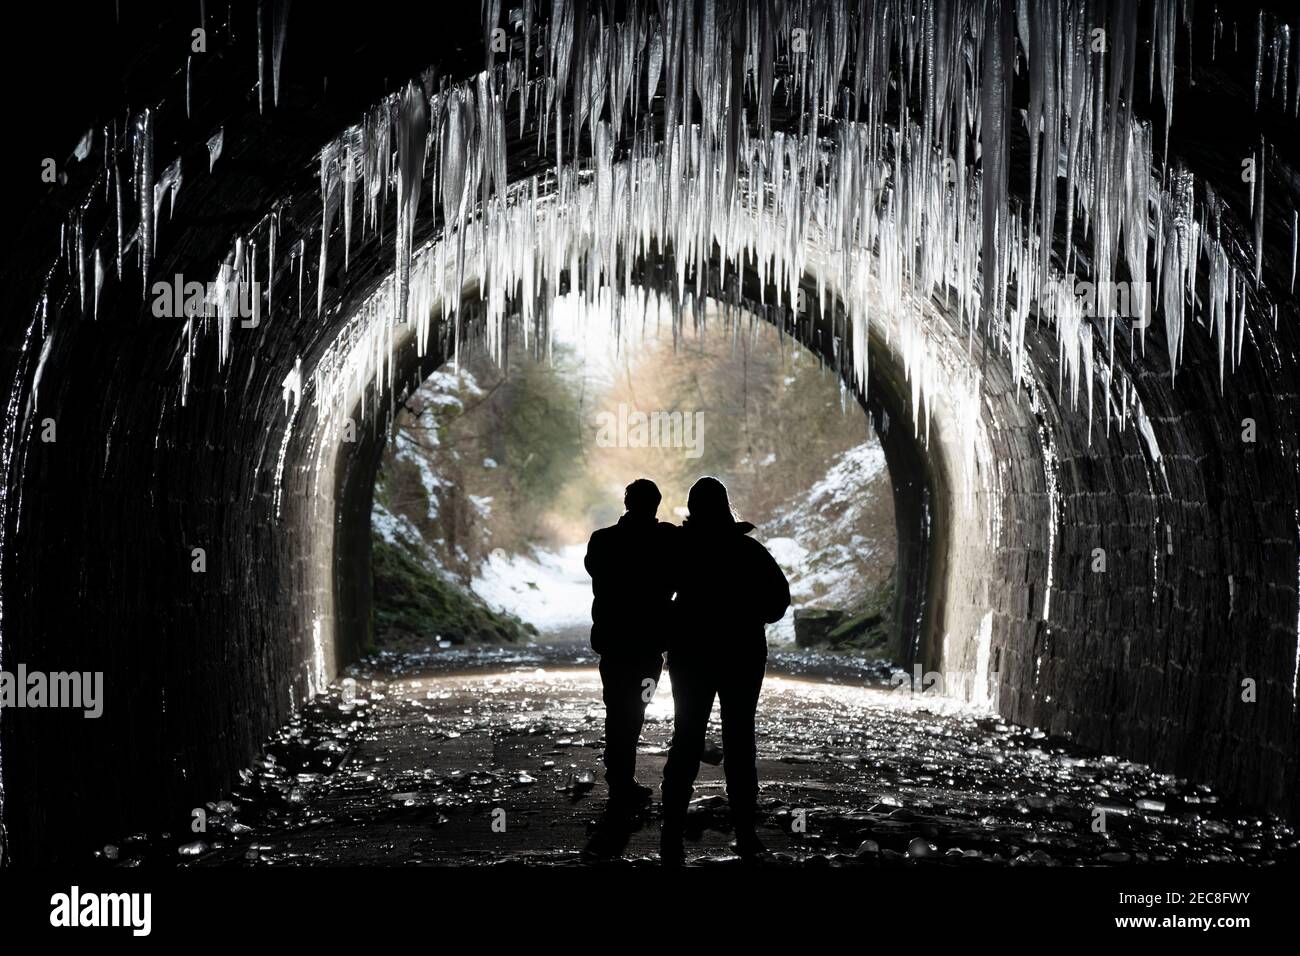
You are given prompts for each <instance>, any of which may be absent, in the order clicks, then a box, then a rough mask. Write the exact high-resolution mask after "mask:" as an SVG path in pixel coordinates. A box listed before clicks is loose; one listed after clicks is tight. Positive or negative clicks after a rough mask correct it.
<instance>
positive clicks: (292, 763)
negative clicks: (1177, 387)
mask: <svg viewBox="0 0 1300 956" xmlns="http://www.w3.org/2000/svg"><path fill="white" fill-rule="evenodd" d="M593 665H594V660H592V659H591V658H590V657H589V656H584V654H583V653H582V652H581V651H580V650H577V649H576V648H574V647H572V646H567V647H566V646H561V647H554V646H546V645H541V646H536V647H529V648H522V649H520V648H511V649H502V648H479V649H465V648H450V649H446V650H442V651H430V652H428V653H423V654H419V655H405V656H393V655H389V656H380V657H378V658H373V659H371V660H369V661H366V662H364V663H363V664H362V665H359V666H357V667H355V668H353V669H352V670H351V671H350V672H349V676H348V677H347V678H346V679H345V680H341V681H339V682H337V683H336V684H335V685H334V686H333V688H332V689H331V691H330V693H329V694H328V695H325V696H322V697H320V698H318V699H317V700H316V701H315V702H313V704H312V705H311V706H310V707H309V708H308V709H307V710H305V711H304V712H303V713H301V714H299V716H298V717H297V718H296V719H295V720H294V721H293V722H292V723H290V724H289V725H288V726H287V727H285V728H283V730H282V731H281V732H280V733H279V734H278V735H277V736H276V737H275V739H274V740H272V741H271V742H269V743H268V745H267V747H266V750H265V753H264V754H263V755H262V757H261V758H260V759H259V761H258V762H257V763H256V764H255V765H254V766H253V767H250V768H249V769H247V770H246V771H244V772H243V773H242V782H241V784H240V785H239V786H238V787H237V789H236V791H235V793H233V794H231V795H228V796H227V797H226V798H225V799H223V800H214V801H213V802H212V803H210V804H209V805H208V807H207V819H206V824H207V831H206V832H205V833H201V834H187V835H185V836H184V837H183V838H180V839H178V838H166V839H160V838H157V837H155V838H148V837H146V836H144V835H141V836H139V837H135V838H132V839H129V840H126V841H123V842H122V844H121V845H120V846H118V845H115V846H112V847H110V848H108V849H107V850H106V853H105V854H104V857H105V858H113V859H115V860H116V861H117V862H118V863H126V864H131V863H139V862H153V861H155V860H157V859H159V858H162V859H171V860H174V861H178V862H180V863H183V864H186V865H205V864H206V865H217V866H270V865H339V864H342V865H348V864H397V865H406V864H466V863H471V864H495V863H503V862H524V863H540V864H577V863H580V862H583V860H584V856H583V850H584V847H587V846H588V844H589V843H591V845H592V846H594V847H597V848H598V849H599V850H600V851H601V852H602V853H605V854H608V853H610V852H616V851H618V850H620V849H621V850H622V852H621V854H620V855H621V858H622V859H624V860H630V861H633V862H637V861H640V862H645V863H650V862H652V861H653V860H654V859H655V858H656V856H657V840H658V816H657V812H658V809H657V800H656V805H655V806H652V807H651V808H649V809H648V810H646V811H644V812H643V813H641V814H639V815H638V816H636V817H633V818H632V819H631V820H626V821H625V820H623V819H621V818H620V819H618V820H611V819H604V820H603V822H602V818H603V814H604V810H605V789H604V783H603V781H602V778H601V763H600V758H601V746H602V744H601V731H602V722H603V717H604V710H603V706H602V704H601V702H600V685H599V677H598V675H597V673H596V671H595V670H594V666H593ZM887 677H888V674H887V671H882V670H881V669H880V668H879V667H877V666H872V665H863V664H856V665H851V664H847V663H846V662H845V661H843V660H841V659H837V658H829V657H815V656H813V657H809V656H803V655H800V656H794V655H780V654H776V655H774V656H773V659H772V661H771V666H770V667H769V677H768V680H767V682H766V683H765V685H764V690H763V696H762V699H761V702H760V715H759V716H760V721H761V722H760V728H759V740H758V751H759V776H760V779H761V780H762V782H763V793H762V797H761V799H760V813H761V826H760V835H761V836H762V838H763V840H764V841H765V843H766V844H767V846H768V848H769V850H770V851H771V852H770V856H769V862H770V863H771V864H773V865H780V864H782V863H785V864H791V863H803V864H806V865H819V864H822V865H824V864H831V865H834V864H837V863H844V864H863V863H879V864H886V865H953V866H995V865H999V864H1001V865H1023V864H1029V865H1042V866H1052V865H1063V866H1070V865H1094V864H1098V865H1122V864H1127V863H1134V862H1137V863H1147V862H1152V863H1155V862H1162V861H1171V862H1182V863H1187V862H1200V861H1204V862H1246V863H1268V862H1271V861H1281V860H1288V861H1294V860H1296V859H1297V855H1298V854H1297V842H1296V836H1295V834H1294V832H1293V831H1292V830H1291V829H1290V828H1288V827H1287V826H1285V825H1284V824H1282V823H1280V822H1278V821H1276V820H1272V819H1269V818H1266V817H1260V816H1258V815H1252V814H1250V813H1247V812H1245V811H1243V810H1241V809H1239V808H1236V807H1233V806H1232V805H1230V804H1229V803H1228V802H1227V801H1224V800H1221V799H1220V798H1219V797H1218V796H1216V795H1215V794H1214V793H1213V792H1212V791H1211V790H1209V789H1208V788H1206V787H1202V786H1193V785H1188V784H1186V783H1185V782H1182V781H1179V780H1176V779H1173V778H1171V777H1168V776H1165V775H1161V774H1158V773H1155V772H1153V771H1151V770H1150V769H1149V768H1146V767H1144V766H1141V765H1138V764H1133V763H1129V762H1126V761H1124V760H1122V759H1118V758H1115V757H1110V756H1103V755H1097V754H1093V753H1089V752H1086V751H1083V750H1081V749H1080V748H1077V747H1075V746H1073V745H1072V744H1070V743H1069V742H1068V741H1065V740H1060V739H1054V738H1047V737H1045V736H1044V735H1042V734H1041V733H1038V732H1034V731H1031V730H1026V729H1022V728H1014V727H1010V726H1007V725H1004V724H1002V723H1001V722H999V721H998V720H997V719H995V718H992V717H989V716H987V715H980V714H977V713H973V712H970V711H968V710H966V709H964V708H962V707H959V706H957V705H955V704H953V703H952V702H950V701H946V700H944V699H942V698H935V697H932V696H929V695H912V694H910V693H908V692H906V691H902V690H892V689H891V688H890V685H889V683H888V680H887ZM716 716H717V712H716V710H715V715H714V718H715V723H714V725H713V726H712V728H711V739H713V740H715V741H716V740H718V739H719V734H718V727H717V724H716ZM671 729H672V699H671V693H670V689H669V684H668V681H667V679H666V678H665V680H664V682H663V685H662V686H661V687H660V689H659V693H658V696H657V697H656V698H655V699H654V701H653V703H652V704H651V706H650V709H649V712H648V716H647V723H646V728H645V731H644V733H643V736H642V746H641V749H640V753H639V757H638V776H639V777H640V779H641V781H642V782H643V783H649V784H652V785H657V783H658V781H659V779H660V777H661V774H662V769H663V761H664V756H665V752H666V747H667V744H668V740H669V736H670V734H671ZM721 757H722V754H721V752H720V751H719V750H717V749H716V746H714V745H710V749H709V750H708V751H706V760H707V761H709V762H707V763H706V764H705V765H704V767H703V768H702V771H701V778H700V781H699V783H698V785H697V789H696V799H695V801H694V803H693V804H692V809H691V817H690V826H689V827H688V840H687V854H688V859H689V860H690V861H692V862H695V863H704V864H710V863H727V862H734V861H735V858H734V857H733V856H732V855H731V853H730V851H729V848H728V842H729V840H730V834H729V832H728V831H729V822H728V815H727V808H726V798H725V795H724V787H723V776H722V768H721V767H720V766H718V765H717V763H718V762H719V761H720V759H721ZM593 837H596V839H595V840H594V841H593ZM186 840H191V841H192V842H185V841H186ZM624 843H625V844H626V846H625V847H624V846H623V844H624Z"/></svg>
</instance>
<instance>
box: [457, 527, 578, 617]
mask: <svg viewBox="0 0 1300 956" xmlns="http://www.w3.org/2000/svg"><path fill="white" fill-rule="evenodd" d="M586 553H587V546H586V545H585V544H571V545H568V546H566V547H563V548H561V549H559V550H558V551H551V550H546V549H541V548H535V549H533V550H532V552H531V553H529V554H513V555H509V554H506V553H505V552H504V551H502V550H501V549H500V548H498V549H497V550H495V551H493V552H492V553H491V555H489V556H488V559H487V561H486V562H484V564H483V566H482V567H481V568H480V569H479V572H478V575H477V576H476V577H475V578H474V580H473V582H472V583H471V584H470V587H472V588H473V590H474V593H475V594H477V595H478V596H479V597H481V598H482V599H483V600H484V601H486V602H487V604H488V605H489V606H491V607H492V608H493V609H495V610H498V611H505V612H508V613H510V614H516V615H518V616H519V618H520V619H522V620H523V621H526V622H527V623H529V624H532V625H533V626H534V627H536V628H537V629H538V630H539V631H541V632H542V634H543V635H548V634H555V633H561V632H565V631H572V630H575V629H585V628H587V627H589V626H590V624H591V578H589V577H588V576H587V569H586V568H585V567H583V564H582V559H583V558H584V557H585V555H586Z"/></svg>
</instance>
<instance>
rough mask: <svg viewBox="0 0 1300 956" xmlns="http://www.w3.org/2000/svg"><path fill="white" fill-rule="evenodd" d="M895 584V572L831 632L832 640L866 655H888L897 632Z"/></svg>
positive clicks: (836, 643) (833, 645)
mask: <svg viewBox="0 0 1300 956" xmlns="http://www.w3.org/2000/svg"><path fill="white" fill-rule="evenodd" d="M894 583H895V582H894V575H893V574H891V575H890V576H889V579H888V580H887V581H886V582H885V583H884V584H883V585H882V586H881V587H880V588H879V589H878V590H876V591H874V592H872V593H871V594H869V595H867V598H866V600H865V601H864V602H863V603H862V604H860V605H859V606H858V607H856V608H854V609H853V610H852V611H851V612H850V615H849V617H847V618H846V619H845V620H843V621H841V622H840V623H839V625H838V626H836V627H835V629H834V630H832V631H831V632H830V635H829V637H828V643H829V644H830V645H831V646H832V647H835V648H837V649H839V650H852V651H859V652H861V653H862V654H863V655H864V656H866V657H871V658H879V657H887V656H888V654H889V638H890V636H891V635H892V634H893V631H894V591H895V588H894Z"/></svg>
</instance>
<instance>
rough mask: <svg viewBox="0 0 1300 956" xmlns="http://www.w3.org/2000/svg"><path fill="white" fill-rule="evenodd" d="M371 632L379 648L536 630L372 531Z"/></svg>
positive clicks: (503, 638)
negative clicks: (461, 587) (437, 572)
mask: <svg viewBox="0 0 1300 956" xmlns="http://www.w3.org/2000/svg"><path fill="white" fill-rule="evenodd" d="M371 547H372V551H373V560H372V569H373V575H374V634H375V643H376V644H377V645H378V646H380V647H387V648H393V647H403V646H407V647H417V646H418V647H424V646H428V645H430V644H433V643H434V642H436V641H439V640H444V641H451V642H453V643H455V644H462V643H466V642H475V641H479V642H487V643H513V642H515V641H519V640H526V639H528V638H529V637H533V636H536V634H537V629H536V628H534V627H533V626H532V625H531V624H524V623H522V622H521V621H520V620H519V619H518V618H516V617H514V616H512V615H505V614H499V613H497V612H496V611H493V610H492V609H491V608H489V607H487V606H486V605H485V604H484V603H483V602H482V601H481V600H480V599H479V598H478V597H477V596H476V595H474V594H473V593H471V592H467V591H463V590H461V589H460V588H458V587H456V586H455V585H453V584H451V583H450V582H448V581H446V580H444V579H443V578H442V577H441V576H439V575H438V574H436V573H434V572H432V571H430V570H429V569H428V568H426V567H425V566H424V565H423V563H421V561H420V560H419V559H418V558H417V557H416V556H415V555H413V554H411V552H410V551H409V550H408V549H407V548H406V547H404V546H402V545H394V544H389V543H388V542H387V541H385V540H383V539H382V538H380V537H379V536H378V535H375V536H374V538H373V540H372V542H371Z"/></svg>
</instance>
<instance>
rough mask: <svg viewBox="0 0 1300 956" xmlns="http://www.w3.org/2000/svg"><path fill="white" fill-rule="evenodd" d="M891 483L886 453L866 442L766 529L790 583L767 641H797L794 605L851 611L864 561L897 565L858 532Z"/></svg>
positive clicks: (857, 596)
mask: <svg viewBox="0 0 1300 956" xmlns="http://www.w3.org/2000/svg"><path fill="white" fill-rule="evenodd" d="M887 481H888V472H887V471H886V469H885V453H884V450H883V449H881V447H880V445H879V444H877V443H876V442H874V441H873V442H864V443H863V444H861V445H857V446H855V447H853V448H850V449H849V450H848V451H846V452H844V453H843V454H841V455H840V456H839V457H838V458H837V459H836V460H835V461H834V462H833V463H832V464H831V466H830V468H828V469H827V471H826V475H825V477H823V478H822V479H821V480H820V481H818V482H817V483H816V484H815V485H813V486H812V488H810V489H809V490H808V492H807V493H806V494H803V495H799V496H797V497H795V498H792V499H791V500H790V501H789V502H787V504H786V507H785V508H783V509H781V511H782V513H781V517H780V518H778V519H777V520H776V521H773V522H769V523H768V524H767V525H765V526H764V528H763V529H762V533H764V534H767V535H770V537H767V538H765V539H764V541H763V543H764V544H766V545H767V548H768V550H769V551H771V552H772V557H774V558H776V563H777V564H779V565H781V569H782V570H783V571H785V573H786V576H787V577H788V578H789V579H790V600H791V607H790V610H788V611H786V614H785V617H784V618H782V619H781V620H780V621H777V622H776V623H775V624H771V625H769V626H768V629H767V637H768V641H769V643H772V644H792V643H793V642H794V609H795V608H796V607H849V606H851V605H853V604H855V603H856V602H857V601H858V600H860V599H861V597H862V594H861V590H862V580H861V566H862V564H863V562H864V561H866V562H886V563H892V562H893V560H894V556H893V555H892V554H890V553H887V552H886V550H885V548H882V542H878V541H871V540H868V539H867V538H865V537H863V535H862V534H861V533H860V532H859V529H860V528H861V527H862V526H863V524H864V511H865V509H867V508H868V507H870V506H871V504H872V501H873V496H874V495H875V494H888V493H889V491H888V486H887ZM828 542H829V543H828ZM843 542H848V543H847V544H845V543H843Z"/></svg>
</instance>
